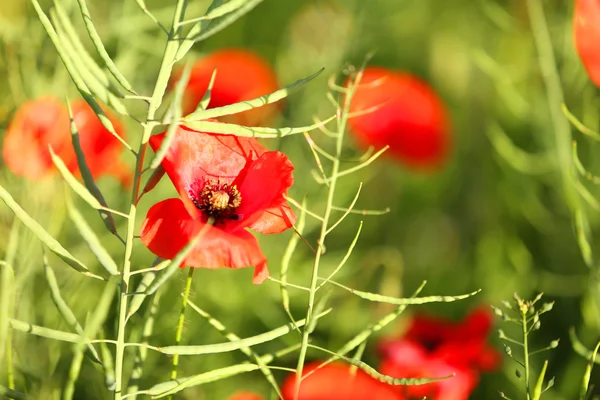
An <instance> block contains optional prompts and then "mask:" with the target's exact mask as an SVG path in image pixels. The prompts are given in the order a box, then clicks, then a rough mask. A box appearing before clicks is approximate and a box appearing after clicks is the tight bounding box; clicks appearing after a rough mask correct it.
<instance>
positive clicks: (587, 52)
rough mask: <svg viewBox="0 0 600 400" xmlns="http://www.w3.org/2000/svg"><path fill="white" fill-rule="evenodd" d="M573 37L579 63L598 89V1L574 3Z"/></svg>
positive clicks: (599, 14) (599, 63) (599, 84)
mask: <svg viewBox="0 0 600 400" xmlns="http://www.w3.org/2000/svg"><path fill="white" fill-rule="evenodd" d="M573 35H574V38H575V48H576V49H577V53H578V54H579V58H581V62H582V63H583V65H584V66H585V69H586V71H587V73H588V75H589V77H590V79H591V80H592V82H594V84H595V85H596V86H598V87H600V51H598V49H599V48H600V1H598V0H576V1H575V13H574V15H573Z"/></svg>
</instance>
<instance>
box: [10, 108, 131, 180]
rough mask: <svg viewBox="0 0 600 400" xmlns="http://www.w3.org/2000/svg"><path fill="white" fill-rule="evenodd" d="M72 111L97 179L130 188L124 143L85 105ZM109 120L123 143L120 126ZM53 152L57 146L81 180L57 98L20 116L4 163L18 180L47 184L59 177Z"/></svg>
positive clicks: (64, 114) (63, 110) (20, 112)
mask: <svg viewBox="0 0 600 400" xmlns="http://www.w3.org/2000/svg"><path fill="white" fill-rule="evenodd" d="M72 110H73V118H74V120H75V123H76V125H77V128H78V130H79V138H80V143H81V148H82V150H83V153H84V154H85V158H86V161H87V164H88V166H89V168H90V170H91V172H92V174H93V175H94V177H96V178H98V177H100V176H103V175H106V174H110V175H114V176H116V177H117V178H119V179H120V180H121V182H122V183H123V184H124V185H127V184H129V183H130V181H131V172H129V171H128V170H127V168H126V167H125V166H124V164H122V163H121V162H120V161H119V155H120V153H121V151H122V150H123V147H122V145H121V143H119V141H118V140H117V139H116V138H115V137H114V136H112V135H111V134H110V132H108V131H107V130H106V129H105V128H104V126H102V124H101V123H100V120H99V119H98V117H97V116H96V115H95V114H94V112H93V111H92V109H91V108H90V106H88V105H87V103H85V102H84V101H83V100H81V101H75V102H74V103H72ZM108 115H109V118H110V120H111V122H112V123H113V125H114V127H115V130H116V131H117V133H118V134H119V135H121V137H124V136H123V135H124V130H123V128H122V127H121V124H120V123H119V122H118V121H117V120H116V119H114V118H112V117H110V114H108ZM48 146H52V149H53V151H54V152H55V153H56V154H57V155H59V156H60V157H61V159H62V160H63V161H64V163H65V165H66V166H67V167H68V168H69V170H70V171H71V172H72V173H74V174H78V165H77V158H76V156H75V151H74V150H73V146H72V144H71V133H70V121H69V113H68V111H67V109H66V107H64V106H63V105H62V104H61V103H60V102H59V101H58V100H56V99H55V98H53V97H42V98H39V99H36V100H29V101H27V102H25V103H24V104H23V105H22V106H21V107H20V108H19V109H18V110H17V112H16V113H15V115H14V117H13V119H12V121H11V123H10V125H9V127H8V129H7V131H6V136H5V139H4V146H3V155H4V162H5V163H6V166H7V167H8V168H9V169H10V170H11V171H12V172H13V173H14V174H15V175H18V176H23V177H26V178H29V179H31V180H38V179H42V178H45V177H47V176H49V175H52V174H53V173H55V172H56V170H55V168H54V164H53V163H52V158H51V157H50V152H49V151H48Z"/></svg>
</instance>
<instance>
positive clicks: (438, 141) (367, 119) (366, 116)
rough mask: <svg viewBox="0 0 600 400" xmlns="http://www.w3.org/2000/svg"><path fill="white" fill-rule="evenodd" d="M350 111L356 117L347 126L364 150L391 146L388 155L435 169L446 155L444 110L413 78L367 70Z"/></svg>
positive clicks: (429, 90)
mask: <svg viewBox="0 0 600 400" xmlns="http://www.w3.org/2000/svg"><path fill="white" fill-rule="evenodd" d="M349 84H350V81H348V82H347V83H346V86H348V85H349ZM350 112H351V113H354V114H356V116H353V117H352V118H350V120H349V124H350V128H351V130H352V132H353V133H354V136H355V138H356V140H357V141H358V143H359V145H361V146H362V147H365V148H367V147H369V146H374V147H375V148H376V150H379V149H381V148H383V147H384V146H386V145H387V146H390V147H389V149H388V150H387V152H386V153H387V154H388V156H391V157H392V158H394V159H396V160H398V161H399V162H401V163H403V164H405V165H407V166H409V167H411V168H415V169H420V170H433V169H436V168H439V167H440V166H441V165H442V164H443V163H444V162H445V161H446V159H447V157H448V153H449V147H450V131H449V122H448V117H447V112H446V108H445V106H444V104H443V103H442V101H441V99H440V98H439V96H438V95H437V94H436V93H435V92H434V91H433V89H432V88H431V87H429V86H428V85H427V84H426V83H425V82H423V81H422V80H420V79H419V78H417V77H415V76H413V75H410V74H408V73H404V72H398V71H392V70H388V69H385V68H381V67H368V68H366V69H365V71H364V74H363V77H362V79H361V80H360V83H359V86H358V88H357V89H356V91H355V94H354V96H353V97H352V100H351V105H350Z"/></svg>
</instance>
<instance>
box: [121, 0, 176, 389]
mask: <svg viewBox="0 0 600 400" xmlns="http://www.w3.org/2000/svg"><path fill="white" fill-rule="evenodd" d="M186 6H187V0H178V1H177V6H176V7H175V13H174V15H173V23H172V26H173V28H171V32H170V35H169V40H168V42H167V45H166V47H165V52H164V54H163V58H162V61H161V64H160V69H159V71H158V77H157V79H156V84H155V86H154V90H153V92H152V97H151V99H150V104H149V105H148V112H147V115H146V122H145V123H144V124H143V126H144V131H143V133H142V138H141V140H140V146H139V150H138V153H137V159H136V165H135V175H134V180H133V189H132V194H131V208H130V210H129V216H128V217H129V219H128V223H127V236H126V238H125V241H126V245H125V257H124V260H123V272H122V280H121V287H120V299H119V318H118V329H117V345H116V356H115V395H114V400H121V398H122V392H123V391H124V389H125V388H123V387H122V386H123V383H122V382H123V361H124V357H125V325H126V321H127V300H128V296H127V290H128V286H129V278H130V274H131V272H130V271H131V254H132V252H133V238H134V230H135V220H136V218H135V217H136V211H137V203H138V200H139V191H140V182H141V176H142V171H143V167H144V156H145V154H146V149H147V147H148V141H149V140H150V135H152V129H153V128H154V127H155V126H156V125H157V123H156V122H154V120H155V116H156V111H157V110H158V108H159V107H160V105H161V103H162V98H163V96H164V93H165V91H166V89H167V85H168V82H169V77H170V76H171V71H172V69H173V64H174V61H175V54H176V53H177V49H178V48H179V36H180V29H175V27H176V26H177V24H178V23H179V22H180V21H182V20H183V17H184V14H185V9H186Z"/></svg>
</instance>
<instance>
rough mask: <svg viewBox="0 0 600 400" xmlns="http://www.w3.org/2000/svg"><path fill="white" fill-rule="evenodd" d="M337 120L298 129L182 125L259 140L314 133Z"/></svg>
mask: <svg viewBox="0 0 600 400" xmlns="http://www.w3.org/2000/svg"><path fill="white" fill-rule="evenodd" d="M334 119H335V115H334V116H332V117H329V118H327V119H326V120H325V121H321V122H318V123H316V124H313V125H308V126H301V127H297V128H287V127H286V128H264V127H249V126H240V125H234V124H227V123H223V122H212V121H185V120H183V121H182V125H183V126H185V127H188V128H190V129H193V130H196V131H200V132H211V133H221V134H225V135H235V136H242V137H257V138H265V139H269V138H270V139H272V138H280V137H284V136H289V135H295V134H298V133H303V132H308V131H312V130H313V129H317V128H319V127H321V126H323V125H325V124H327V123H328V122H330V121H333V120H334Z"/></svg>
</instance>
